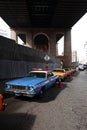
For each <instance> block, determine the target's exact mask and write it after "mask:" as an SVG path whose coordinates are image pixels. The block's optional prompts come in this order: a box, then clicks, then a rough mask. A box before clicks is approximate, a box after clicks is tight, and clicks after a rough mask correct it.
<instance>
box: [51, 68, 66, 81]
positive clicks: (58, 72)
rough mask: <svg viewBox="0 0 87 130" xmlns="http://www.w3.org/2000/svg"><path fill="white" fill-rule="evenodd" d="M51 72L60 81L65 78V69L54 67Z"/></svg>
mask: <svg viewBox="0 0 87 130" xmlns="http://www.w3.org/2000/svg"><path fill="white" fill-rule="evenodd" d="M53 74H54V75H57V76H59V78H60V79H61V80H62V81H63V80H64V79H65V78H67V73H66V70H65V69H62V68H54V69H53Z"/></svg>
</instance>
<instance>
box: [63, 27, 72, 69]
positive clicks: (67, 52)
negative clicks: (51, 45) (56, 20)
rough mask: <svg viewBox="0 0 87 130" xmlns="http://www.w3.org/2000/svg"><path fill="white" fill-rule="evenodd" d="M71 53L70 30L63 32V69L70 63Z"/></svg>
mask: <svg viewBox="0 0 87 130" xmlns="http://www.w3.org/2000/svg"><path fill="white" fill-rule="evenodd" d="M71 57H72V53H71V29H68V30H66V31H65V36H64V64H65V67H70V65H71V61H72V58H71Z"/></svg>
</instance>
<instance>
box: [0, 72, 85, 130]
mask: <svg viewBox="0 0 87 130" xmlns="http://www.w3.org/2000/svg"><path fill="white" fill-rule="evenodd" d="M0 86H1V87H3V86H4V82H1V83H0ZM3 95H4V101H5V103H7V104H8V105H7V107H6V109H5V111H3V112H0V130H87V71H86V70H85V71H80V72H79V73H76V74H75V75H74V76H73V78H72V80H67V81H66V82H63V87H62V89H60V88H58V86H57V85H56V86H54V87H51V88H50V89H48V90H47V91H46V95H45V97H44V98H41V99H38V98H26V97H24V98H23V97H20V98H15V97H14V96H13V95H10V94H5V93H4V91H3Z"/></svg>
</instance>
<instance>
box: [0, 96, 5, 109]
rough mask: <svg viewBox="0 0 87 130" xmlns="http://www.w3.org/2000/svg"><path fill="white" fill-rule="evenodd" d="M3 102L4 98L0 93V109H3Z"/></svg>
mask: <svg viewBox="0 0 87 130" xmlns="http://www.w3.org/2000/svg"><path fill="white" fill-rule="evenodd" d="M5 105H6V104H5V103H4V99H3V95H2V94H0V111H3V110H5Z"/></svg>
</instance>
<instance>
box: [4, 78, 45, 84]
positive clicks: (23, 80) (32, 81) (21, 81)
mask: <svg viewBox="0 0 87 130" xmlns="http://www.w3.org/2000/svg"><path fill="white" fill-rule="evenodd" d="M45 80H46V78H33V77H25V78H19V79H15V80H11V81H8V82H6V85H18V86H35V85H36V84H38V83H41V82H43V81H45Z"/></svg>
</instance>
